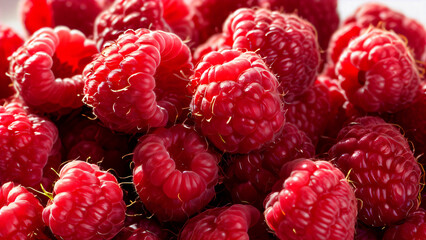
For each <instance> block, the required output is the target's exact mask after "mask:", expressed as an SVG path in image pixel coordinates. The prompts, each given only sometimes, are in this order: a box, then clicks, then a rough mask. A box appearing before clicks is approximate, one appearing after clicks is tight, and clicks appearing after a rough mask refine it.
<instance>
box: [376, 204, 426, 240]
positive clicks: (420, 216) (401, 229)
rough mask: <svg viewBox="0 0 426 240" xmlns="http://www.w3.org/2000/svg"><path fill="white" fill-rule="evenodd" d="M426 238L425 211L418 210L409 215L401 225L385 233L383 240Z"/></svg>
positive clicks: (392, 227)
mask: <svg viewBox="0 0 426 240" xmlns="http://www.w3.org/2000/svg"><path fill="white" fill-rule="evenodd" d="M425 237H426V211H425V210H424V209H422V208H419V209H418V210H417V211H415V212H412V213H410V215H408V216H407V217H406V218H405V219H404V221H403V223H401V224H398V225H394V226H391V227H390V228H388V229H387V230H386V232H385V235H384V236H383V240H391V239H401V240H409V239H410V240H411V239H412V240H421V239H424V238H425Z"/></svg>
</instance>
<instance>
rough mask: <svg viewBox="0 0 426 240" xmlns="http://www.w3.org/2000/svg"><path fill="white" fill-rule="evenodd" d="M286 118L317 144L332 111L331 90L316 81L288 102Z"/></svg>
mask: <svg viewBox="0 0 426 240" xmlns="http://www.w3.org/2000/svg"><path fill="white" fill-rule="evenodd" d="M286 108H287V112H286V115H285V116H286V119H287V121H288V122H290V123H293V124H294V125H296V126H297V127H298V128H299V130H301V131H303V132H305V133H306V135H308V137H309V138H310V139H311V140H312V143H313V144H314V145H316V144H317V143H318V140H319V138H320V137H321V136H322V134H323V133H324V131H325V128H326V126H327V122H328V120H329V119H328V117H329V114H330V112H331V105H330V92H329V89H328V88H327V86H326V85H324V84H323V83H322V82H320V81H316V82H315V83H314V85H313V86H312V87H309V88H308V89H307V90H306V91H305V93H303V94H302V95H300V96H297V97H295V98H294V99H293V100H288V101H287V102H286Z"/></svg>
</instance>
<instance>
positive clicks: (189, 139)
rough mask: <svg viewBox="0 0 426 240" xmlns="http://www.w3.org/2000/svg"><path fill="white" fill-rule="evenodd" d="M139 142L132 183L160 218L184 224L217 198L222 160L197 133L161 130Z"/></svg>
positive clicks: (179, 127)
mask: <svg viewBox="0 0 426 240" xmlns="http://www.w3.org/2000/svg"><path fill="white" fill-rule="evenodd" d="M139 141H140V142H139V144H138V145H137V146H136V148H135V150H134V155H133V162H134V169H133V183H134V185H135V187H136V190H137V192H138V195H139V197H140V199H141V201H142V202H143V203H144V205H145V207H146V208H147V210H148V211H150V212H151V213H152V214H154V216H155V217H156V218H157V219H159V220H160V221H185V220H186V219H187V218H189V217H190V216H191V215H193V214H194V213H197V212H199V211H201V210H202V209H203V208H204V207H205V206H206V205H207V204H208V202H209V201H210V200H211V199H212V198H213V197H214V194H215V190H214V187H215V185H216V183H217V181H218V171H219V168H218V162H219V158H218V156H217V155H216V154H215V153H214V152H212V151H210V150H209V149H208V145H207V142H206V141H205V139H203V138H202V137H201V136H200V135H198V133H197V132H196V131H195V130H193V129H191V128H187V127H185V126H183V125H175V126H173V127H171V128H168V129H166V128H159V129H157V130H156V131H154V132H153V133H151V134H148V135H145V136H144V137H142V138H141V139H140V140H139Z"/></svg>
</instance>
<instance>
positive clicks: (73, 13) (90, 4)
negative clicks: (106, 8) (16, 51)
mask: <svg viewBox="0 0 426 240" xmlns="http://www.w3.org/2000/svg"><path fill="white" fill-rule="evenodd" d="M19 11H20V15H21V19H22V22H23V23H24V26H25V28H26V29H27V31H28V33H30V34H33V33H34V32H35V31H37V30H38V29H40V28H43V27H55V26H60V25H63V26H67V27H69V28H71V29H77V30H80V31H81V32H83V33H84V34H85V35H86V36H91V35H92V34H93V25H94V22H95V19H96V16H97V15H98V14H99V13H100V12H101V11H102V6H101V4H100V2H99V1H98V0H84V1H80V0H23V1H22V2H21V5H20V9H19Z"/></svg>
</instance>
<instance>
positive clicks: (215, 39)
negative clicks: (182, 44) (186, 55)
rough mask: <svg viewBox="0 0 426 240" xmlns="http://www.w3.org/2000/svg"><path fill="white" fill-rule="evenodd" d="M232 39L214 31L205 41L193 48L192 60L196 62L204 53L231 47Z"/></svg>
mask: <svg viewBox="0 0 426 240" xmlns="http://www.w3.org/2000/svg"><path fill="white" fill-rule="evenodd" d="M231 46H232V41H231V40H230V39H228V38H226V37H225V36H224V35H223V34H222V33H216V34H214V35H212V36H211V37H210V38H209V39H207V41H206V42H205V43H203V44H201V45H199V46H197V48H196V49H195V50H194V53H193V54H192V58H193V62H194V63H198V62H199V61H200V60H201V59H202V58H203V57H204V55H206V54H208V53H210V52H213V51H219V50H222V49H231Z"/></svg>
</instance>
